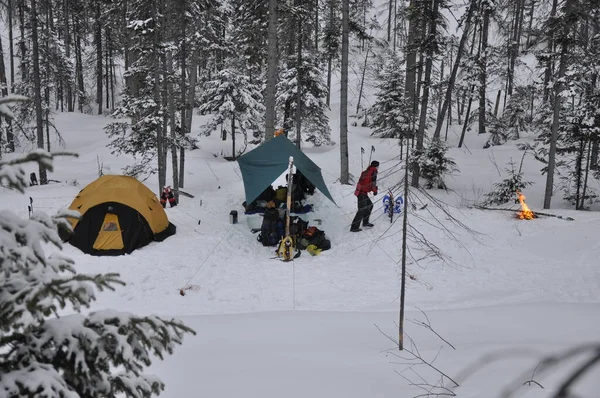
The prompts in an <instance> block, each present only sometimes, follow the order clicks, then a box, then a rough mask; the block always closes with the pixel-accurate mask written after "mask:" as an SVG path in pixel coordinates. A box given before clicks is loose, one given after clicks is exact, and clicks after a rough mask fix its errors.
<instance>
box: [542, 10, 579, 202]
mask: <svg viewBox="0 0 600 398" xmlns="http://www.w3.org/2000/svg"><path fill="white" fill-rule="evenodd" d="M573 1H574V0H567V2H566V5H565V17H564V19H565V21H566V20H568V18H569V17H570V16H571V14H572V12H573ZM570 31H571V24H569V23H565V24H564V27H563V34H562V37H563V38H564V39H563V41H562V46H561V50H560V61H559V67H558V76H557V77H556V79H555V82H554V87H555V90H556V91H555V93H554V109H553V119H552V136H551V138H550V150H549V152H548V172H547V174H546V190H545V193H544V209H549V208H550V204H551V202H552V191H553V190H554V169H555V165H556V141H557V140H558V125H559V123H560V108H561V105H562V98H561V95H560V94H561V92H562V90H563V81H562V80H563V77H564V76H565V72H566V69H567V53H568V52H569V44H568V43H567V40H566V39H567V37H568V36H569V32H570Z"/></svg>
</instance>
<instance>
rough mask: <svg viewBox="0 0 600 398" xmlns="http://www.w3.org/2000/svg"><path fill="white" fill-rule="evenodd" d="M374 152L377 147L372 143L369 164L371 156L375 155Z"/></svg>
mask: <svg viewBox="0 0 600 398" xmlns="http://www.w3.org/2000/svg"><path fill="white" fill-rule="evenodd" d="M373 152H375V147H374V146H373V145H371V154H370V155H369V166H370V165H371V156H373Z"/></svg>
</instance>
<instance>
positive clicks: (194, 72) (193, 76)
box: [179, 52, 198, 188]
mask: <svg viewBox="0 0 600 398" xmlns="http://www.w3.org/2000/svg"><path fill="white" fill-rule="evenodd" d="M197 78H198V54H197V52H195V53H194V54H193V55H192V63H191V65H190V85H189V88H188V97H187V100H186V106H187V109H186V111H185V118H186V123H185V132H187V133H189V132H191V131H192V116H193V115H194V112H193V110H194V96H195V94H196V81H197ZM182 130H183V129H182ZM184 171H185V148H184V147H181V148H180V149H179V187H180V188H183V187H184V185H183V184H184V177H185V173H184Z"/></svg>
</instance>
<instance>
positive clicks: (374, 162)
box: [371, 160, 379, 167]
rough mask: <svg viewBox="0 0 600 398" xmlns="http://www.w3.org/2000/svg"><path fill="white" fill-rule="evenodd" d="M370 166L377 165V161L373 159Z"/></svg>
mask: <svg viewBox="0 0 600 398" xmlns="http://www.w3.org/2000/svg"><path fill="white" fill-rule="evenodd" d="M371 167H379V162H378V161H376V160H374V161H372V162H371Z"/></svg>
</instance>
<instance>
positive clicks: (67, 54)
mask: <svg viewBox="0 0 600 398" xmlns="http://www.w3.org/2000/svg"><path fill="white" fill-rule="evenodd" d="M69 10H70V8H69V4H68V0H63V18H64V21H63V24H64V28H65V37H64V41H65V57H66V58H67V59H71V26H70V24H69V16H70V15H69ZM66 89H67V90H66V91H67V92H66V98H65V101H66V102H67V112H73V111H74V110H75V109H74V108H73V87H72V86H71V85H70V84H68V85H67V86H66Z"/></svg>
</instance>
